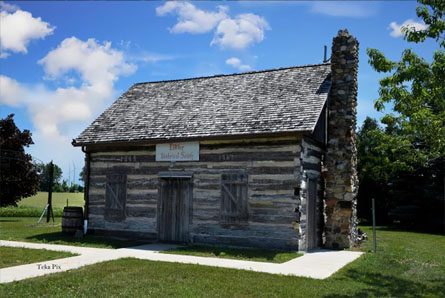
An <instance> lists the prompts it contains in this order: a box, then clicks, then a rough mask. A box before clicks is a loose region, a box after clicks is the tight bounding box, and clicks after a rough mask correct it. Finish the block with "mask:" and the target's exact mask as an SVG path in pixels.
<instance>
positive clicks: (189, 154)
mask: <svg viewBox="0 0 445 298" xmlns="http://www.w3.org/2000/svg"><path fill="white" fill-rule="evenodd" d="M193 160H199V142H177V143H163V144H156V161H193Z"/></svg>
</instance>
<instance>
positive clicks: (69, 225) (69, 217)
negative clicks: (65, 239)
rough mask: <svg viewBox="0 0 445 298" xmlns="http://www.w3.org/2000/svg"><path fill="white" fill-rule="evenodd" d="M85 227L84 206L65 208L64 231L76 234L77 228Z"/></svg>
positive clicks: (63, 217) (63, 215)
mask: <svg viewBox="0 0 445 298" xmlns="http://www.w3.org/2000/svg"><path fill="white" fill-rule="evenodd" d="M82 229H83V210H82V207H73V206H67V207H65V208H63V214H62V232H63V233H65V234H74V233H76V231H77V230H82Z"/></svg>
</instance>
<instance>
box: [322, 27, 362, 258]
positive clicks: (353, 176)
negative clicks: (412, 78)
mask: <svg viewBox="0 0 445 298" xmlns="http://www.w3.org/2000/svg"><path fill="white" fill-rule="evenodd" d="M357 68H358V41H357V40H356V39H355V38H354V37H353V36H352V35H350V34H349V33H348V31H347V30H346V29H345V30H340V31H339V32H338V35H337V36H336V37H335V38H334V40H333V43H332V57H331V80H332V86H331V91H330V97H329V108H328V110H329V125H328V146H327V153H326V162H325V167H326V169H327V172H326V173H325V175H326V176H325V177H326V179H325V183H326V187H325V195H326V204H325V239H326V240H325V246H326V247H327V248H334V249H340V248H347V247H352V246H355V244H356V239H357V216H356V205H357V202H356V195H357V190H358V176H357V150H356V133H355V129H356V107H357Z"/></svg>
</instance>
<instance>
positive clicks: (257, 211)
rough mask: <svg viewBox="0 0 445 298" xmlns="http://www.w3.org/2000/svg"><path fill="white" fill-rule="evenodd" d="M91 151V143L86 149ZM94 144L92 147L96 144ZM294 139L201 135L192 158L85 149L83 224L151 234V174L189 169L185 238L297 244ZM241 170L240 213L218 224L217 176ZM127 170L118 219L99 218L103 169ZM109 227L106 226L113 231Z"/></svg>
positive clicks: (154, 195) (297, 148)
mask: <svg viewBox="0 0 445 298" xmlns="http://www.w3.org/2000/svg"><path fill="white" fill-rule="evenodd" d="M88 149H90V150H91V149H94V148H91V147H90V148H87V150H88ZM96 150H97V149H96ZM300 158H301V138H297V137H292V138H290V137H289V138H280V139H252V140H250V141H248V142H247V141H239V142H236V141H233V142H230V141H221V142H218V141H201V142H200V160H199V161H193V162H175V163H174V166H173V167H172V164H171V163H170V162H156V161H155V146H146V147H144V148H142V149H138V150H134V151H125V148H124V149H122V148H120V149H118V148H116V149H113V148H108V151H105V150H104V151H99V152H94V153H91V174H90V189H89V202H90V204H89V226H90V227H91V228H92V229H93V230H95V231H99V232H104V233H105V232H107V233H108V234H113V233H115V235H116V236H118V235H120V234H132V233H133V234H134V235H137V236H140V237H144V238H150V239H156V238H157V227H156V220H157V219H156V216H157V214H156V213H157V200H158V180H159V178H158V173H159V172H161V171H187V172H192V173H193V178H192V179H193V207H192V209H193V216H192V222H191V227H190V241H191V242H194V243H206V244H223V245H233V246H247V247H265V248H275V249H291V250H297V249H298V240H299V225H298V223H299V212H298V211H299V205H300V196H299V193H298V188H299V187H300V175H301V169H300V164H301V161H300ZM233 170H243V171H245V172H246V173H247V175H248V219H247V221H245V222H243V223H237V224H224V223H223V222H222V221H221V219H220V208H221V204H220V202H221V175H222V173H225V172H230V171H233ZM113 173H120V174H126V175H127V182H126V183H127V186H126V187H127V192H126V195H127V198H126V204H125V209H126V210H125V211H126V219H125V220H123V221H115V222H110V221H106V220H105V219H104V209H105V192H106V190H105V185H106V175H107V174H113ZM113 231H114V232H113Z"/></svg>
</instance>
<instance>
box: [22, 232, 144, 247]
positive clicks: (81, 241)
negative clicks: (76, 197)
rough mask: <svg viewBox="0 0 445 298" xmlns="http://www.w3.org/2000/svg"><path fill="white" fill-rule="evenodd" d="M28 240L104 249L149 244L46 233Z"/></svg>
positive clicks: (90, 236)
mask: <svg viewBox="0 0 445 298" xmlns="http://www.w3.org/2000/svg"><path fill="white" fill-rule="evenodd" d="M26 239H28V240H37V241H38V242H44V243H50V244H51V243H52V244H63V245H75V246H91V247H103V248H122V247H128V246H136V245H142V244H147V242H145V241H139V240H119V239H113V238H106V237H102V236H95V235H86V236H84V237H82V238H75V237H74V236H71V235H67V234H64V233H62V232H54V233H45V234H39V235H32V236H29V237H26Z"/></svg>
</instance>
